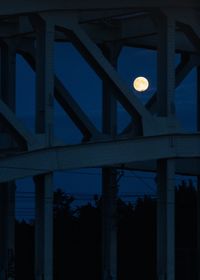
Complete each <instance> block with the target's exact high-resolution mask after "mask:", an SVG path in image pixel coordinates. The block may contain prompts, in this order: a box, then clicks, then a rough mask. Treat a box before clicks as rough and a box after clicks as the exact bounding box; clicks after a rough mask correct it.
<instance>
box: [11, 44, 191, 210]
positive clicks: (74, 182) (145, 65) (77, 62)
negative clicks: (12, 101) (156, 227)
mask: <svg viewBox="0 0 200 280" xmlns="http://www.w3.org/2000/svg"><path fill="white" fill-rule="evenodd" d="M175 60H176V62H175V63H176V64H177V63H178V62H179V55H176V59H175ZM55 72H56V74H57V75H58V77H59V78H60V79H61V80H62V82H63V83H64V85H65V86H66V87H67V89H68V90H69V91H70V92H71V94H72V95H73V96H74V98H75V99H76V100H77V101H78V102H79V103H80V104H81V107H82V108H83V109H84V110H85V112H86V113H87V114H88V116H89V117H90V118H91V120H92V121H93V122H94V123H95V124H96V125H97V126H98V127H99V128H100V127H101V98H102V95H101V92H102V83H101V80H100V79H99V78H98V76H97V75H96V74H95V72H94V71H93V70H92V69H91V68H90V66H89V65H88V64H87V63H86V62H85V60H84V59H83V58H82V57H81V56H80V54H79V53H78V52H77V51H76V50H75V49H74V48H73V46H72V45H71V44H55ZM118 72H119V73H120V75H121V77H122V78H123V80H124V82H125V83H126V84H127V85H128V87H129V88H130V89H131V90H132V81H133V79H134V78H135V77H137V76H145V77H147V78H148V80H149V82H150V88H149V90H148V91H147V92H146V93H143V94H140V95H138V94H137V93H135V92H134V91H133V90H132V92H133V94H136V95H138V97H139V98H140V99H141V101H142V102H143V103H145V102H146V101H147V100H148V98H150V96H151V95H152V94H153V92H154V91H155V89H156V52H154V51H150V50H144V49H134V48H124V49H123V50H122V52H121V54H120V57H119V62H118ZM195 79H196V74H195V71H192V72H191V73H190V75H189V76H188V77H187V78H186V79H185V80H184V81H183V83H182V84H181V85H180V86H179V87H178V88H177V89H176V110H177V116H178V118H179V120H180V122H181V124H182V127H183V128H184V129H185V130H186V131H194V129H195V126H196V124H195V114H196V108H195V94H196V88H195ZM16 89H17V116H18V117H19V118H20V119H21V120H22V121H23V122H24V123H25V124H26V125H28V127H29V128H30V129H31V130H32V131H33V130H34V118H33V115H34V103H35V100H34V91H35V75H34V73H33V72H32V70H31V69H30V67H29V66H28V65H27V64H26V62H25V61H24V60H23V59H22V58H21V57H19V56H18V57H17V81H16ZM129 119H130V118H129V116H128V114H127V113H126V112H125V111H124V110H123V108H122V107H121V106H118V123H119V130H121V129H122V128H123V127H125V126H126V125H127V124H128V121H129ZM55 134H56V136H57V137H58V138H60V139H63V140H64V141H65V142H66V143H78V142H80V140H81V138H82V136H81V134H80V132H79V130H78V129H77V128H76V127H75V126H74V125H73V123H72V122H71V120H70V119H69V118H68V116H67V115H66V114H65V113H64V112H63V110H62V109H61V108H60V106H59V105H58V104H57V103H56V102H55ZM100 172H101V170H100V169H94V170H91V169H89V170H88V169H87V170H78V171H68V172H62V173H56V174H55V187H56V188H57V187H59V188H63V189H64V190H66V191H67V192H69V193H76V196H77V198H78V193H79V194H80V196H79V197H83V196H82V195H81V194H82V193H85V195H86V194H95V193H100V192H101V176H100ZM82 182H84V185H83V183H82ZM33 190H34V188H33V183H32V181H31V180H30V179H24V180H18V182H17V197H18V202H17V209H18V210H17V212H18V215H21V213H24V210H27V207H28V206H29V207H30V208H32V207H33V204H32V202H31V199H26V201H25V199H23V197H22V194H21V193H20V192H24V191H27V192H33ZM119 191H120V193H123V194H125V193H127V194H136V193H154V192H155V183H154V174H148V173H139V172H134V173H133V172H132V173H131V172H126V173H125V176H123V177H122V179H121V181H120V189H119ZM85 195H84V197H85ZM27 196H30V197H32V196H33V194H32V193H30V194H27ZM126 199H128V198H126ZM131 199H132V198H131ZM19 201H20V202H19ZM23 201H24V204H23ZM29 202H30V203H29ZM23 205H25V206H23ZM21 208H23V209H21ZM29 213H31V215H32V213H33V211H30V212H29ZM27 215H28V214H27Z"/></svg>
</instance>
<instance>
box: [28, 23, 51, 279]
mask: <svg viewBox="0 0 200 280" xmlns="http://www.w3.org/2000/svg"><path fill="white" fill-rule="evenodd" d="M32 22H33V25H34V27H35V29H36V133H37V134H41V135H43V136H44V140H45V145H46V147H49V146H51V145H52V144H53V138H54V135H53V111H54V110H53V92H54V67H53V61H54V52H53V50H54V24H53V23H52V21H51V19H50V20H48V18H47V19H42V18H33V19H32ZM35 187H36V188H35V192H36V201H35V205H36V220H35V277H36V278H35V279H36V280H52V279H53V174H51V173H49V174H45V175H41V176H37V177H36V178H35Z"/></svg>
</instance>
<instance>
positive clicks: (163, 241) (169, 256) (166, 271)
mask: <svg viewBox="0 0 200 280" xmlns="http://www.w3.org/2000/svg"><path fill="white" fill-rule="evenodd" d="M158 38H159V41H158V62H157V63H158V91H157V92H158V93H157V112H158V116H159V117H165V118H167V119H168V121H169V126H171V125H173V119H174V115H175V106H174V87H175V65H174V64H175V51H174V49H175V21H174V19H173V18H172V17H171V15H169V14H164V13H163V14H160V18H159V21H158ZM158 149H162V147H158ZM174 165H175V163H174V161H173V160H168V159H165V160H158V162H157V185H158V194H157V195H158V200H157V278H158V280H174V279H175V244H174V240H175V222H174V221H175V220H174V219H175V187H174V176H175V166H174Z"/></svg>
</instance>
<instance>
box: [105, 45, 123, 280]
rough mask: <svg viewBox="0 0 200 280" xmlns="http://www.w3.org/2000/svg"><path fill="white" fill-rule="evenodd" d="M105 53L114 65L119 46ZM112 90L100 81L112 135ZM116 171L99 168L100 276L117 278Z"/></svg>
mask: <svg viewBox="0 0 200 280" xmlns="http://www.w3.org/2000/svg"><path fill="white" fill-rule="evenodd" d="M102 49H103V52H104V55H105V56H106V57H107V59H108V60H109V61H110V63H111V64H112V65H113V66H114V67H117V58H118V55H119V51H120V49H119V47H118V46H117V47H116V46H112V45H104V46H103V48H102ZM113 90H115V89H114V88H113V87H112V86H111V85H110V83H109V82H108V81H104V83H103V132H104V133H106V134H109V135H110V136H111V137H115V136H116V133H117V102H116V99H115V98H114V95H112V91H113ZM117 192H118V189H117V171H116V169H114V168H109V167H108V168H107V167H106V168H102V280H116V279H117V223H116V218H117Z"/></svg>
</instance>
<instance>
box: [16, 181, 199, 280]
mask: <svg viewBox="0 0 200 280" xmlns="http://www.w3.org/2000/svg"><path fill="white" fill-rule="evenodd" d="M196 198H197V196H196V189H195V187H194V185H193V183H192V181H189V182H187V183H186V182H185V181H183V182H181V184H180V185H179V186H178V187H177V188H176V216H175V218H176V228H175V229H176V232H175V235H176V279H181V280H186V279H187V280H188V279H190V280H194V279H196V278H195V277H196V271H197V266H196V261H195V258H196V247H197V244H196V227H197V225H196V219H197V214H196V206H197V204H196V201H197V199H196ZM74 200H75V198H73V197H71V196H70V195H68V194H66V193H65V192H64V191H62V190H60V189H58V190H57V191H56V192H55V193H54V279H56V280H64V279H72V280H74V279H78V278H80V277H81V278H87V280H93V279H95V280H100V279H101V243H102V237H101V233H102V230H101V205H102V201H101V197H98V196H94V201H93V202H92V203H87V204H86V205H80V206H76V207H75V208H74V207H72V203H73V201H74ZM117 208H118V210H117V211H118V215H117V217H118V220H117V223H118V280H132V279H140V280H143V279H145V280H146V279H148V280H149V279H150V280H151V279H152V280H153V279H156V200H155V199H152V198H151V197H149V196H145V197H143V198H139V199H138V200H137V201H136V202H134V203H125V202H124V201H123V200H121V199H118V207H117ZM33 256H34V223H33V222H27V221H22V222H19V221H16V279H17V280H25V279H26V280H27V277H28V279H31V280H32V279H34V259H33Z"/></svg>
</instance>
